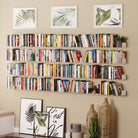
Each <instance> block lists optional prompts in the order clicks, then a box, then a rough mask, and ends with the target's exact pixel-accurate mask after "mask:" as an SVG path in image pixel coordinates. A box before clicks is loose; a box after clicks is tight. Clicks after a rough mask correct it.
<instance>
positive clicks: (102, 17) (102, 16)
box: [96, 8, 111, 25]
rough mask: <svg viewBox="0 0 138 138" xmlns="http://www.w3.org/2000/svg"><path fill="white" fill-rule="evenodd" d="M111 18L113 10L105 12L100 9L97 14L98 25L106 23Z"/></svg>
mask: <svg viewBox="0 0 138 138" xmlns="http://www.w3.org/2000/svg"><path fill="white" fill-rule="evenodd" d="M110 16H111V9H110V10H107V11H104V10H103V9H100V8H98V9H97V14H96V25H101V24H102V23H103V22H104V21H106V20H107V19H109V18H110Z"/></svg>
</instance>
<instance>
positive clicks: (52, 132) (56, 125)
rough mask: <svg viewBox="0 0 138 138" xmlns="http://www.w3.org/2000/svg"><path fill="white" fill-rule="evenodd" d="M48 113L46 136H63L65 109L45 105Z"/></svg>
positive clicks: (61, 137)
mask: <svg viewBox="0 0 138 138" xmlns="http://www.w3.org/2000/svg"><path fill="white" fill-rule="evenodd" d="M46 111H47V112H48V114H49V126H48V136H51V137H58V138H63V137H64V134H65V117H66V109H65V108H61V107H50V106H47V107H46Z"/></svg>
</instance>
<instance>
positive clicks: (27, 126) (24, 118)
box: [20, 98, 42, 134]
mask: <svg viewBox="0 0 138 138" xmlns="http://www.w3.org/2000/svg"><path fill="white" fill-rule="evenodd" d="M35 111H40V112H41V111H42V99H24V98H22V99H21V109H20V133H24V134H33V128H34V116H35Z"/></svg>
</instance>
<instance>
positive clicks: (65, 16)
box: [51, 6, 77, 28]
mask: <svg viewBox="0 0 138 138" xmlns="http://www.w3.org/2000/svg"><path fill="white" fill-rule="evenodd" d="M51 27H52V28H76V27H77V6H64V7H51Z"/></svg>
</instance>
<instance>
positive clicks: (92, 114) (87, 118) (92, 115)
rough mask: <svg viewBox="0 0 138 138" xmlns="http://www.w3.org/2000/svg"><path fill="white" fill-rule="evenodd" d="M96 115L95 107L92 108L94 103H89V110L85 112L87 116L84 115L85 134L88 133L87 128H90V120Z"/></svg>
mask: <svg viewBox="0 0 138 138" xmlns="http://www.w3.org/2000/svg"><path fill="white" fill-rule="evenodd" d="M96 115H97V113H96V111H95V109H94V104H91V105H90V109H89V111H88V113H87V117H86V128H85V129H86V130H85V133H86V135H89V130H90V128H91V125H92V124H91V123H92V122H91V120H92V118H95V116H96Z"/></svg>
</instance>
